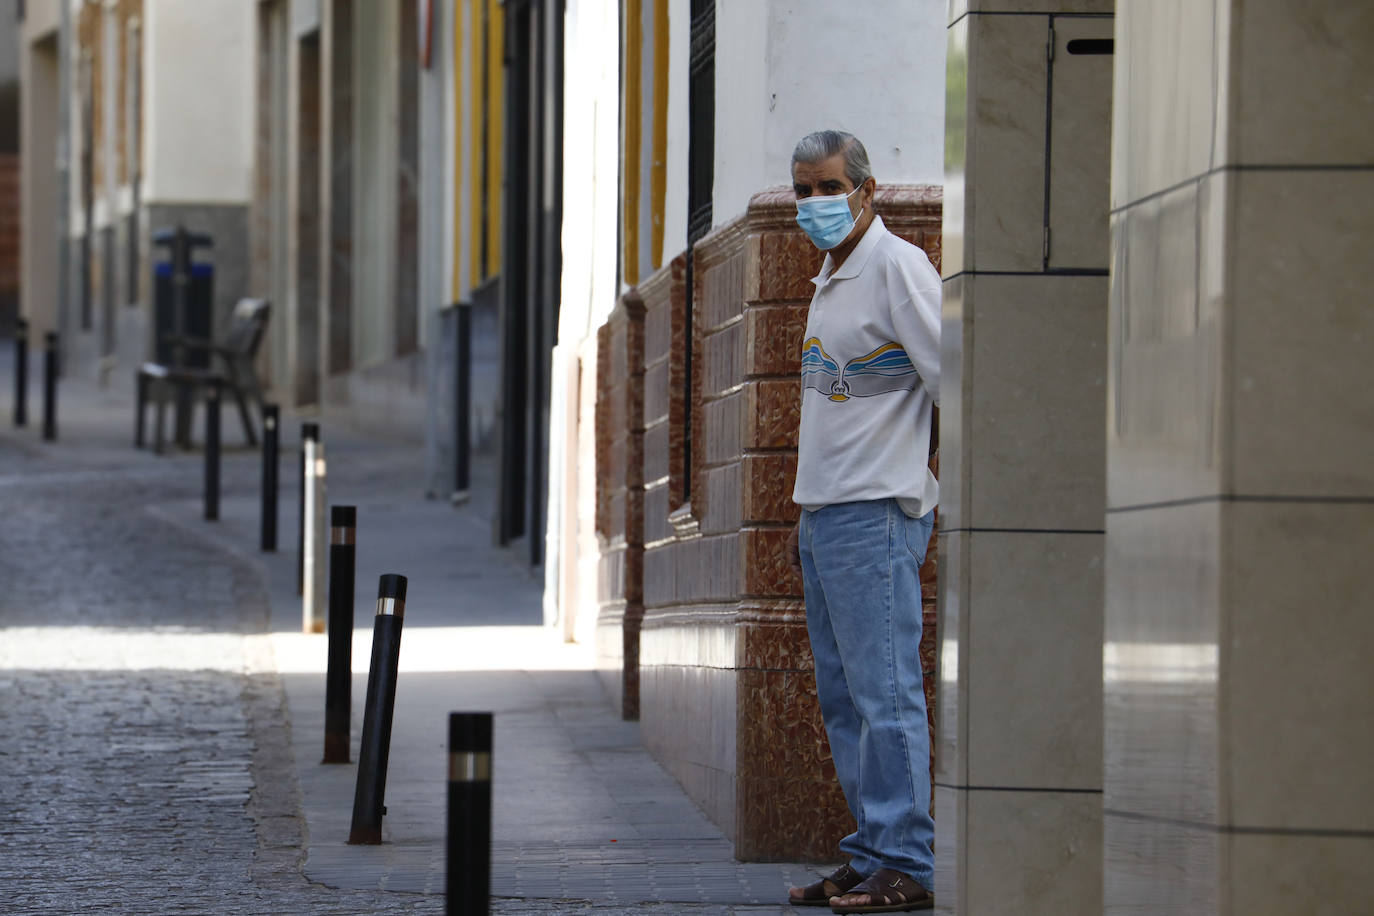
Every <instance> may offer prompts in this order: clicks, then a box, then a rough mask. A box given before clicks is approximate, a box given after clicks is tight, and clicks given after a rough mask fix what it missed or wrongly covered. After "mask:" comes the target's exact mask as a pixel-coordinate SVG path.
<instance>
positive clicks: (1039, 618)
mask: <svg viewBox="0 0 1374 916" xmlns="http://www.w3.org/2000/svg"><path fill="white" fill-rule="evenodd" d="M967 544H968V549H969V578H970V589H971V590H970V591H969V592H968V593H967V595H966V596H965V599H964V609H965V613H966V614H967V615H968V630H967V636H966V639H967V646H966V648H965V650H964V656H965V658H966V659H967V667H966V668H965V669H964V670H963V674H962V676H963V677H964V678H966V679H967V680H968V690H967V693H966V697H967V701H966V702H967V705H966V706H965V707H964V713H963V714H964V715H965V716H966V718H967V724H966V725H965V727H964V732H965V734H966V736H967V739H966V744H965V745H964V750H963V753H964V756H965V759H966V760H967V767H968V784H969V785H972V786H982V787H989V788H998V789H1006V788H1020V789H1055V790H1060V789H1067V790H1089V791H1096V790H1100V789H1101V787H1102V693H1101V683H1102V658H1101V654H1100V650H1099V647H1100V646H1101V645H1102V537H1101V536H1100V535H1094V534H1061V533H1044V534H1026V533H1019V532H1018V533H1007V532H996V531H977V532H974V533H973V534H972V536H971V537H970V538H969V540H968V542H967ZM1050 658H1053V659H1054V662H1053V664H1051V665H1047V664H1046V659H1050Z"/></svg>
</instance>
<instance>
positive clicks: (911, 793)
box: [887, 500, 916, 867]
mask: <svg viewBox="0 0 1374 916" xmlns="http://www.w3.org/2000/svg"><path fill="white" fill-rule="evenodd" d="M895 505H896V503H895V500H894V501H893V503H892V504H889V506H888V510H887V530H888V553H887V651H888V665H887V676H888V688H889V691H890V692H891V695H892V716H893V721H894V722H895V723H896V724H897V731H898V734H900V735H901V736H902V758H903V767H902V769H903V771H904V772H905V773H906V788H907V797H908V798H909V800H910V803H911V810H913V811H914V810H916V785H915V783H913V782H912V781H911V746H910V745H909V744H907V735H906V728H905V727H903V725H902V714H901V709H900V708H899V706H898V703H897V667H896V666H897V662H896V659H897V646H896V644H895V642H896V641H895V634H894V632H893V618H894V617H895V614H896V604H897V584H896V577H895V575H894V572H895V571H894V570H893V568H892V546H893V544H892V541H893V533H894V532H893V530H892V527H893V523H894V521H895V520H896V519H895V515H894V512H893V509H894V507H895ZM897 511H898V512H901V509H900V508H897ZM902 518H903V519H905V518H906V513H904V512H903V513H902ZM902 542H903V543H904V544H906V543H908V541H907V537H906V526H905V525H903V526H902ZM910 549H911V548H910V546H908V547H907V550H908V551H909V550H910ZM897 854H898V855H899V856H901V857H902V859H903V860H905V859H906V858H908V856H907V851H906V831H904V830H902V829H898V830H897ZM903 867H905V863H903Z"/></svg>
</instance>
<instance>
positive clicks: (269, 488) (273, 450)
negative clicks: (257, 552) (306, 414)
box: [262, 404, 281, 553]
mask: <svg viewBox="0 0 1374 916" xmlns="http://www.w3.org/2000/svg"><path fill="white" fill-rule="evenodd" d="M280 418H281V411H280V410H279V409H278V407H277V405H276V404H264V405H262V549H263V551H264V552H266V553H272V552H273V551H275V550H276V549H277V468H278V461H277V422H278V420H279V419H280Z"/></svg>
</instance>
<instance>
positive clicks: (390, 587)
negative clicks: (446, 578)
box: [348, 573, 406, 846]
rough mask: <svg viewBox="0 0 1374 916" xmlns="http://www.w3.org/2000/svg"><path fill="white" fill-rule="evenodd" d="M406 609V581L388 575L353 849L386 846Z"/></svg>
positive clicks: (381, 587)
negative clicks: (384, 825) (388, 778)
mask: <svg viewBox="0 0 1374 916" xmlns="http://www.w3.org/2000/svg"><path fill="white" fill-rule="evenodd" d="M405 609H406V577H405V576H398V575H395V574H394V573H387V574H386V575H384V576H382V577H381V579H380V580H379V581H378V583H377V620H376V622H375V623H374V625H373V629H372V666H371V667H370V668H369V669H368V672H367V700H366V706H364V708H363V738H362V745H361V747H360V748H359V750H358V787H357V791H356V792H354V794H353V826H352V829H351V830H350V831H349V834H348V842H349V844H350V845H358V844H366V845H371V846H376V845H378V844H380V843H381V842H382V815H383V814H385V813H386V808H385V806H384V803H385V800H386V761H387V755H388V754H389V753H390V751H391V714H392V711H393V710H394V708H395V705H396V667H397V663H398V662H399V661H400V658H401V623H402V622H403V620H404V619H405Z"/></svg>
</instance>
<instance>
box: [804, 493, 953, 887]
mask: <svg viewBox="0 0 1374 916" xmlns="http://www.w3.org/2000/svg"><path fill="white" fill-rule="evenodd" d="M934 515H935V514H934V512H931V513H929V514H927V515H926V516H925V517H924V518H921V519H913V518H909V517H908V516H907V515H906V514H905V513H904V512H902V510H901V508H900V507H899V506H898V505H897V501H896V500H895V499H883V500H875V501H871V502H859V503H841V504H836V505H831V506H826V507H825V508H823V509H818V510H816V511H815V512H811V511H807V510H803V511H802V514H801V525H800V528H799V531H798V535H799V547H800V551H801V565H802V580H803V584H804V586H805V589H806V624H807V629H808V631H809V632H810V636H811V653H812V655H814V656H815V660H816V691H817V694H818V695H819V697H820V704H821V714H822V716H824V718H825V730H826V733H827V734H828V735H829V737H830V753H831V756H832V757H833V758H834V760H835V773H836V775H837V776H838V777H839V780H840V787H841V788H842V789H843V790H844V797H845V799H846V801H848V802H849V810H850V812H851V813H852V814H853V815H854V821H855V823H856V824H857V825H858V829H857V830H855V831H854V833H852V834H850V835H849V836H847V837H845V838H844V840H842V841H841V842H840V849H841V850H842V851H843V852H845V853H847V854H848V855H849V857H850V865H851V866H853V868H854V869H855V870H857V871H858V872H860V873H861V874H865V875H868V874H872V873H873V872H874V871H875V870H877V869H879V868H893V869H896V870H897V871H900V872H903V873H904V874H907V875H910V876H911V877H912V878H914V879H916V880H917V881H918V882H920V883H921V884H922V885H923V886H925V887H926V889H927V890H929V889H931V888H933V887H934V871H935V852H934V846H933V844H934V841H935V823H934V822H933V821H932V820H931V818H930V736H929V732H928V731H927V729H928V726H927V723H926V697H925V690H924V687H923V684H922V678H921V657H920V649H919V647H920V644H921V577H920V568H921V564H922V563H923V562H925V556H926V544H927V543H928V542H929V540H930V529H931V527H932V526H933V525H934V524H935V517H934Z"/></svg>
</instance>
